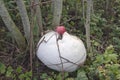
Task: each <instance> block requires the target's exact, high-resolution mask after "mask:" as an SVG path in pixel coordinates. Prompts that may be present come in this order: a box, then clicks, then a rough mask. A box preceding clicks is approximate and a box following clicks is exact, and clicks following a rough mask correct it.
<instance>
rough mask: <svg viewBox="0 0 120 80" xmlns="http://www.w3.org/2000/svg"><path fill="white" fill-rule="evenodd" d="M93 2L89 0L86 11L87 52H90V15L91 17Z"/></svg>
mask: <svg viewBox="0 0 120 80" xmlns="http://www.w3.org/2000/svg"><path fill="white" fill-rule="evenodd" d="M91 1H92V0H87V9H86V22H85V29H86V43H87V50H88V52H90V47H91V41H90V15H91Z"/></svg>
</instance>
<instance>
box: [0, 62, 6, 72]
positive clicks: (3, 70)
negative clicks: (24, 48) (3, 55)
mask: <svg viewBox="0 0 120 80" xmlns="http://www.w3.org/2000/svg"><path fill="white" fill-rule="evenodd" d="M5 69H6V66H5V65H4V64H3V63H0V73H2V74H3V73H5Z"/></svg>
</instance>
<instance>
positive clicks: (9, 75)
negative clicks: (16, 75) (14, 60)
mask: <svg viewBox="0 0 120 80" xmlns="http://www.w3.org/2000/svg"><path fill="white" fill-rule="evenodd" d="M12 72H13V68H12V67H11V66H9V67H8V68H7V72H6V77H11V76H12Z"/></svg>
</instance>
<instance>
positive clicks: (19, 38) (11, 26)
mask: <svg viewBox="0 0 120 80" xmlns="http://www.w3.org/2000/svg"><path fill="white" fill-rule="evenodd" d="M0 16H1V18H2V20H3V21H4V23H5V25H6V27H7V28H8V30H9V31H10V32H11V33H12V36H13V37H14V39H15V41H16V43H17V45H18V47H19V48H20V49H22V50H23V49H25V47H26V42H25V38H24V37H23V35H22V34H21V32H20V31H19V29H18V28H17V27H16V25H15V23H14V22H13V20H12V19H11V17H10V15H9V12H8V11H7V9H6V7H5V4H4V2H3V0H0Z"/></svg>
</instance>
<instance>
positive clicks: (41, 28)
mask: <svg viewBox="0 0 120 80" xmlns="http://www.w3.org/2000/svg"><path fill="white" fill-rule="evenodd" d="M40 2H41V1H39V0H35V4H37V3H40ZM35 11H36V12H35V15H36V19H37V24H38V26H39V29H38V33H40V35H41V36H42V35H43V25H42V14H41V8H40V6H39V5H36V6H35Z"/></svg>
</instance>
